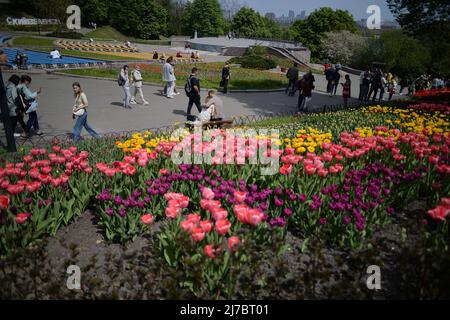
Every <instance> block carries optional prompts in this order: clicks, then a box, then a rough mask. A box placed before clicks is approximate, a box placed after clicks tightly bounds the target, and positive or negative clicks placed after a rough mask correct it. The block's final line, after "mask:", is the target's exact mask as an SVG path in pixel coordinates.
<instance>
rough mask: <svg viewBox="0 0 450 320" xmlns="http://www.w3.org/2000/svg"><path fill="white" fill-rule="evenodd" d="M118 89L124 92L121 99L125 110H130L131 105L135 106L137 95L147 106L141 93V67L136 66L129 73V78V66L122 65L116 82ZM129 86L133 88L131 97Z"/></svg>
mask: <svg viewBox="0 0 450 320" xmlns="http://www.w3.org/2000/svg"><path fill="white" fill-rule="evenodd" d="M117 82H118V84H119V86H120V87H122V89H123V92H124V98H123V107H124V108H126V109H132V108H131V105H132V104H137V101H136V96H137V95H138V94H139V97H140V98H141V101H142V103H143V104H144V105H148V104H149V103H148V101H147V100H146V99H145V97H144V93H143V91H142V84H143V79H142V74H141V67H140V66H139V65H136V66H135V68H134V69H133V70H132V71H131V77H130V75H129V66H128V65H124V66H123V67H122V68H121V70H120V74H119V78H118V80H117ZM130 85H133V86H134V92H133V95H131V91H130Z"/></svg>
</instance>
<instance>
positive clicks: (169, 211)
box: [165, 206, 181, 219]
mask: <svg viewBox="0 0 450 320" xmlns="http://www.w3.org/2000/svg"><path fill="white" fill-rule="evenodd" d="M180 211H181V210H180V208H179V207H170V206H169V207H167V208H166V210H165V212H166V216H167V217H168V218H170V219H176V218H177V217H178V215H179V214H180Z"/></svg>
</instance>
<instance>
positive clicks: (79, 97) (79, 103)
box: [72, 82, 99, 143]
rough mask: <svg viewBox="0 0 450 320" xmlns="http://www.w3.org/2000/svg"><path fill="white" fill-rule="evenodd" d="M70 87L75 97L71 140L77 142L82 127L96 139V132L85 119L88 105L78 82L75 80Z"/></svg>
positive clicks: (97, 136)
mask: <svg viewBox="0 0 450 320" xmlns="http://www.w3.org/2000/svg"><path fill="white" fill-rule="evenodd" d="M72 89H73V95H74V98H75V102H74V105H73V108H72V112H73V118H74V119H76V122H75V126H74V127H73V142H74V143H77V142H78V140H80V134H81V130H83V127H84V128H85V129H86V131H87V132H88V133H89V134H90V135H91V136H93V137H94V138H97V139H98V138H99V135H98V133H97V132H96V131H95V130H94V129H93V128H92V127H91V126H90V125H89V123H88V121H87V117H88V113H87V110H86V109H87V107H88V100H87V98H86V94H85V93H84V92H83V90H82V89H81V85H80V84H79V83H78V82H75V83H74V84H73V85H72Z"/></svg>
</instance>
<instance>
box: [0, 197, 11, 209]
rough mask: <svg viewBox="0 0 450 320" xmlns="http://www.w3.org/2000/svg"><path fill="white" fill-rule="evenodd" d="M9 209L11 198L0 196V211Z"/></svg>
mask: <svg viewBox="0 0 450 320" xmlns="http://www.w3.org/2000/svg"><path fill="white" fill-rule="evenodd" d="M8 207H9V197H8V196H6V195H0V210H6V209H8Z"/></svg>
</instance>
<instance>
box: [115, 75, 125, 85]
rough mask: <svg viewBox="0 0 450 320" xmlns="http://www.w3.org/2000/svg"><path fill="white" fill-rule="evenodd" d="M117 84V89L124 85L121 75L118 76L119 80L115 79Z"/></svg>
mask: <svg viewBox="0 0 450 320" xmlns="http://www.w3.org/2000/svg"><path fill="white" fill-rule="evenodd" d="M117 84H118V85H119V87H122V86H124V85H125V79H124V78H122V75H121V74H119V78H118V79H117Z"/></svg>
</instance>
